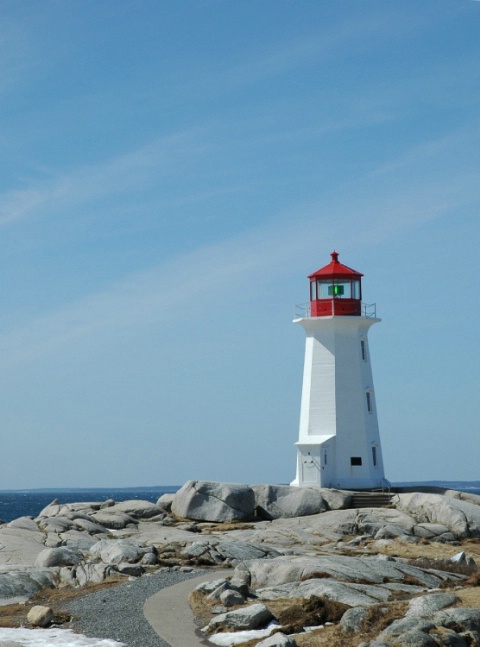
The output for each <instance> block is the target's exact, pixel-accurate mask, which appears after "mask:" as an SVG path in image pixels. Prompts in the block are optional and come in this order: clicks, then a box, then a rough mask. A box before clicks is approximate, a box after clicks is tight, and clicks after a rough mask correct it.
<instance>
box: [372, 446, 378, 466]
mask: <svg viewBox="0 0 480 647" xmlns="http://www.w3.org/2000/svg"><path fill="white" fill-rule="evenodd" d="M372 458H373V467H377V448H376V447H372Z"/></svg>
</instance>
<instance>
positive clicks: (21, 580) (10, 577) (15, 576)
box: [0, 568, 59, 598]
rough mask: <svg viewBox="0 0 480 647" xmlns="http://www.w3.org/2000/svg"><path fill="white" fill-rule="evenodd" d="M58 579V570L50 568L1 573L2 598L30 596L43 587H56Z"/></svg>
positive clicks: (0, 589) (0, 592)
mask: <svg viewBox="0 0 480 647" xmlns="http://www.w3.org/2000/svg"><path fill="white" fill-rule="evenodd" d="M58 579H59V577H58V573H57V572H56V570H53V569H49V568H47V569H36V570H29V571H16V572H13V573H0V598H16V597H26V598H29V597H31V596H32V595H33V594H34V593H37V591H40V590H41V589H45V588H49V589H53V588H55V586H56V585H57V584H58Z"/></svg>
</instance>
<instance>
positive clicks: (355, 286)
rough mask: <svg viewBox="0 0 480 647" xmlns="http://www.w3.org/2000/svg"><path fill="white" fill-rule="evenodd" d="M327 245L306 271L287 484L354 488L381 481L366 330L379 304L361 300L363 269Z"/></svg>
mask: <svg viewBox="0 0 480 647" xmlns="http://www.w3.org/2000/svg"><path fill="white" fill-rule="evenodd" d="M338 256H339V255H338V253H337V252H335V251H334V252H332V254H331V261H330V263H328V265H325V266H324V267H322V268H320V269H319V270H317V271H316V272H314V273H313V274H310V275H309V277H308V278H309V280H310V302H309V303H307V304H306V306H303V307H301V308H298V307H297V309H296V313H295V315H296V318H295V319H294V323H297V324H300V325H301V326H302V328H303V329H304V330H305V334H306V344H305V364H304V372H303V388H302V400H301V408H300V429H299V437H298V442H297V443H296V447H297V475H296V478H295V480H294V481H293V482H292V483H291V485H297V486H303V487H330V488H342V489H352V490H362V489H374V488H381V487H383V486H384V485H385V483H386V481H385V476H384V471H383V459H382V449H381V445H380V434H379V429H378V419H377V407H376V400H375V391H374V387H373V378H372V366H371V361H370V351H369V345H368V337H367V336H368V331H369V329H370V327H371V326H373V324H375V323H377V322H379V321H380V319H377V318H376V307H375V304H373V305H370V306H368V305H366V304H364V303H362V276H363V274H361V273H360V272H357V271H356V270H353V269H351V268H350V267H347V266H346V265H343V264H342V263H340V262H339V260H338Z"/></svg>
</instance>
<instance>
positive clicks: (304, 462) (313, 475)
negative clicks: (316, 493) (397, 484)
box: [290, 436, 385, 490]
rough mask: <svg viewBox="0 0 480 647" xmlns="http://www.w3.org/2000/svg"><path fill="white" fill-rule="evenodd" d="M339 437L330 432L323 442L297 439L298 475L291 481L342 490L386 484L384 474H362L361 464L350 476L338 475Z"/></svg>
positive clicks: (354, 468)
mask: <svg viewBox="0 0 480 647" xmlns="http://www.w3.org/2000/svg"><path fill="white" fill-rule="evenodd" d="M335 441H336V439H335V436H326V437H325V441H324V442H323V443H320V444H305V443H295V445H296V447H297V475H296V477H295V480H293V481H292V482H291V483H290V485H292V486H297V487H319V488H337V489H342V490H375V489H381V488H382V487H384V486H385V479H384V478H383V477H382V476H379V477H378V478H372V477H371V475H361V474H359V473H358V471H359V468H360V469H361V466H352V467H351V475H350V476H345V475H344V476H343V477H342V478H337V477H336V474H335V469H334V467H335V449H336V447H335V445H336V442H335ZM329 461H330V463H329Z"/></svg>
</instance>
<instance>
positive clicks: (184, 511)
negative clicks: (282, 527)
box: [172, 481, 255, 522]
mask: <svg viewBox="0 0 480 647" xmlns="http://www.w3.org/2000/svg"><path fill="white" fill-rule="evenodd" d="M254 510H255V494H254V492H253V490H252V488H250V487H248V485H241V484H238V483H216V482H213V481H188V482H187V483H185V485H184V486H183V487H181V488H180V490H178V492H176V494H175V496H174V498H173V503H172V512H173V514H174V515H175V516H176V517H180V518H183V519H193V520H196V521H212V522H224V521H245V520H248V519H251V518H252V517H253V515H254Z"/></svg>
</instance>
